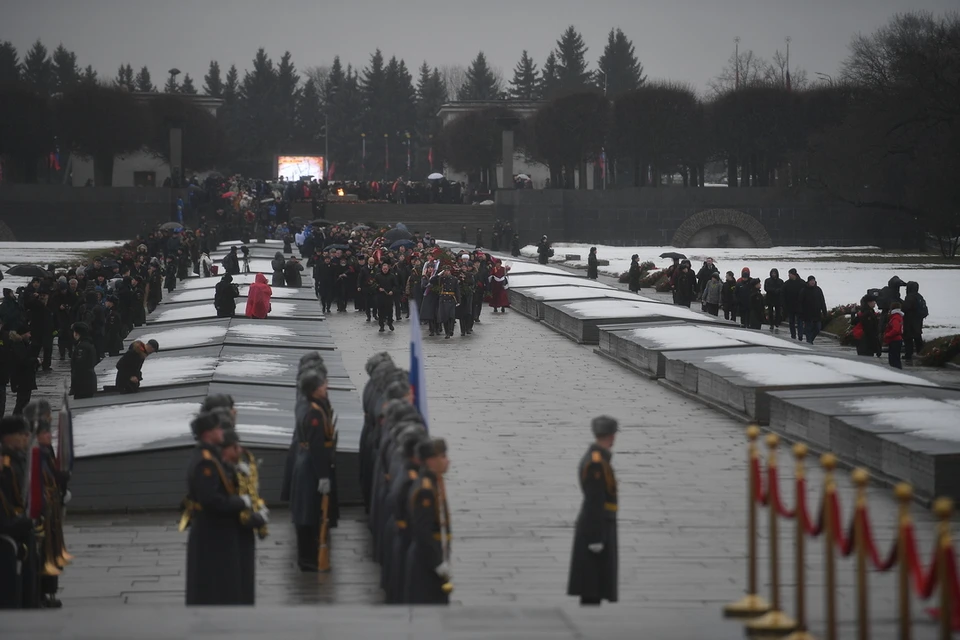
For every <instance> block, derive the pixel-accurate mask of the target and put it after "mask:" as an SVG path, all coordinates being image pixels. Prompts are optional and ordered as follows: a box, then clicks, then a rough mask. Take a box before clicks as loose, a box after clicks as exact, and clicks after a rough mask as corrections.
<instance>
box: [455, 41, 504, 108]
mask: <svg viewBox="0 0 960 640" xmlns="http://www.w3.org/2000/svg"><path fill="white" fill-rule="evenodd" d="M499 97H500V81H499V80H498V79H497V76H496V75H495V74H494V72H493V70H492V69H490V66H489V65H488V64H487V57H486V56H485V55H484V54H483V51H481V52H479V53H478V54H477V57H476V58H474V59H473V62H471V63H470V68H469V69H467V81H466V82H465V83H464V84H463V86H462V87H461V88H460V92H459V94H458V95H457V99H458V100H496V99H498V98H499Z"/></svg>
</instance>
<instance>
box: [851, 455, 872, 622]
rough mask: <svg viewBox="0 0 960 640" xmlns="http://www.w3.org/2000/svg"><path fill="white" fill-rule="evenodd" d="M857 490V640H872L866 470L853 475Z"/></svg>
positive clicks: (855, 541) (855, 542)
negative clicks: (866, 524)
mask: <svg viewBox="0 0 960 640" xmlns="http://www.w3.org/2000/svg"><path fill="white" fill-rule="evenodd" d="M851 478H852V479H853V484H854V486H856V488H857V498H856V506H855V510H854V512H853V518H854V519H853V544H854V545H855V546H856V551H857V640H870V615H869V612H868V609H867V589H868V586H867V531H866V528H865V527H864V521H863V519H864V517H865V516H866V511H867V483H868V482H869V481H870V474H869V473H867V470H866V469H859V468H858V469H854V470H853V473H852V474H851Z"/></svg>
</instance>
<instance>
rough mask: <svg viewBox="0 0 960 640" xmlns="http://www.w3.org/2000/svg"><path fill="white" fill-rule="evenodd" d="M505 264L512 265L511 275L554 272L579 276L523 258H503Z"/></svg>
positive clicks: (555, 273) (568, 275) (567, 275)
mask: <svg viewBox="0 0 960 640" xmlns="http://www.w3.org/2000/svg"><path fill="white" fill-rule="evenodd" d="M502 262H503V264H504V265H506V266H509V267H510V275H512V276H514V275H520V274H522V273H540V274H552V275H558V276H566V277H571V276H572V277H577V276H575V275H573V274H571V273H570V272H569V271H567V270H565V269H560V268H559V267H551V266H550V265H546V264H540V263H539V262H526V261H523V260H514V259H512V258H503V259H502Z"/></svg>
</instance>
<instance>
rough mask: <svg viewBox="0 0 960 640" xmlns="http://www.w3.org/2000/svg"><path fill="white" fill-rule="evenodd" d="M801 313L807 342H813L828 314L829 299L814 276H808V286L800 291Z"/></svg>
mask: <svg viewBox="0 0 960 640" xmlns="http://www.w3.org/2000/svg"><path fill="white" fill-rule="evenodd" d="M800 313H801V315H802V316H803V328H804V333H805V334H806V339H807V342H808V343H810V344H813V341H814V340H815V339H816V337H817V335H818V334H819V333H820V328H821V326H822V324H823V319H824V318H825V317H826V315H827V301H826V299H825V298H824V297H823V290H822V289H821V288H820V287H819V286H817V279H816V278H814V277H813V276H807V286H805V287H804V288H803V291H801V292H800Z"/></svg>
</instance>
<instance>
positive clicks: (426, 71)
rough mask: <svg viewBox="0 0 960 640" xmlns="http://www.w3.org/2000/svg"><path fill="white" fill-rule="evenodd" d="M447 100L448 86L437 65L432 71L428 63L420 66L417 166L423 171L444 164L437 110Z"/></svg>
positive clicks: (425, 171)
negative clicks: (431, 157)
mask: <svg viewBox="0 0 960 640" xmlns="http://www.w3.org/2000/svg"><path fill="white" fill-rule="evenodd" d="M446 101H447V87H446V85H445V84H444V82H443V76H442V75H441V74H440V70H439V69H437V68H436V67H434V68H433V70H432V71H431V69H430V67H429V66H427V63H426V62H424V63H423V64H422V65H421V66H420V79H419V80H418V82H417V142H418V144H417V153H416V158H417V166H418V167H422V168H423V171H421V173H429V172H430V170H431V168H435V167H438V166H441V165H442V162H441V161H440V160H441V159H440V157H439V138H440V132H441V130H442V129H443V125H442V123H441V121H440V118H438V117H437V112H438V111H440V107H442V106H443V104H444V103H445V102H446ZM431 149H432V150H433V156H434V157H433V163H432V165H433V166H432V167H431V163H430V158H429V156H430V151H431Z"/></svg>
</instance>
